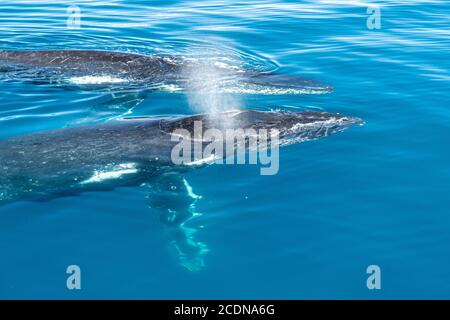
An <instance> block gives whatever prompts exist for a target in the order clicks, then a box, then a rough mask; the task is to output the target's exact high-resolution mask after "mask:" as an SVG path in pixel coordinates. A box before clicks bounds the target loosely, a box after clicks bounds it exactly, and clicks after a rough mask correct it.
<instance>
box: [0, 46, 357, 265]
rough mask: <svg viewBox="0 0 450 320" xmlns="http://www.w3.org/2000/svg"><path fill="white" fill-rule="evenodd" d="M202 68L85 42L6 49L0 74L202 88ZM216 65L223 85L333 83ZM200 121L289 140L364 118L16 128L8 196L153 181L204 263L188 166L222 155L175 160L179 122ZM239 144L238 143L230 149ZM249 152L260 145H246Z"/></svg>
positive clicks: (3, 183) (258, 90) (9, 151)
mask: <svg viewBox="0 0 450 320" xmlns="http://www.w3.org/2000/svg"><path fill="white" fill-rule="evenodd" d="M198 68H205V66H204V65H201V64H199V62H192V61H190V60H186V59H184V58H180V57H173V56H160V55H149V56H146V55H139V54H131V53H117V52H108V51H82V50H49V51H0V80H1V79H3V80H7V81H26V82H33V83H38V84H41V83H43V84H51V85H53V84H54V85H57V86H62V87H76V88H81V89H95V88H98V87H103V86H106V87H109V88H117V89H128V88H139V89H144V90H150V91H152V90H163V91H170V92H178V91H189V90H202V88H201V86H202V85H203V84H201V82H200V84H196V83H194V84H193V83H192V76H191V75H192V73H193V72H194V71H195V70H196V69H198ZM211 68H212V69H211ZM207 70H208V72H213V73H216V74H219V79H220V80H219V84H218V85H216V86H214V88H213V89H214V90H219V91H222V92H226V93H244V94H321V93H328V92H330V91H331V90H332V87H331V86H329V85H326V84H323V83H321V82H318V81H315V80H311V79H304V78H300V77H295V76H289V75H281V74H277V73H264V72H258V71H255V70H244V69H242V70H235V69H227V68H226V69H223V68H221V66H220V65H219V66H209V65H208V66H207ZM194 82H195V81H194ZM198 121H200V123H201V126H202V130H203V131H206V130H208V129H215V130H218V132H219V133H223V134H224V135H225V132H226V131H227V130H228V129H244V130H247V129H254V130H261V129H266V130H276V131H277V132H278V133H279V145H281V146H286V145H291V144H296V143H301V142H304V141H309V140H315V139H319V138H322V137H326V136H329V135H332V134H334V133H337V132H340V131H343V130H345V129H347V128H350V127H352V126H354V125H357V124H362V123H363V122H362V120H361V119H359V118H357V117H351V116H345V115H341V114H336V113H328V112H317V111H299V112H289V111H282V110H275V111H257V110H232V111H227V112H222V113H219V114H214V115H211V114H197V115H184V116H171V117H136V118H119V119H114V120H112V121H108V122H104V123H97V124H89V125H81V126H73V127H66V128H62V129H57V130H52V131H44V132H37V133H31V134H26V135H21V136H16V137H11V138H7V139H4V140H0V205H6V204H10V203H13V202H16V201H19V200H20V201H48V200H51V199H54V198H57V197H65V196H74V195H78V194H80V193H83V192H89V191H105V190H112V189H114V188H118V187H133V186H144V187H146V188H148V197H147V199H148V203H149V205H150V206H151V207H152V208H154V209H155V210H156V211H157V212H159V214H160V217H161V220H162V221H163V222H165V223H166V224H168V225H170V226H174V227H175V228H173V229H172V230H175V231H174V232H175V233H176V236H174V239H175V240H173V244H174V246H176V251H177V255H178V257H179V259H180V263H181V264H182V265H183V266H185V267H186V268H188V269H190V270H194V269H199V268H201V265H202V262H201V261H200V260H202V259H201V256H202V254H204V253H205V251H207V249H206V248H205V246H204V245H203V244H202V243H200V242H197V241H195V240H194V239H193V237H192V235H193V232H192V230H189V229H188V228H186V226H185V224H186V222H188V221H189V220H190V219H191V218H192V217H193V216H194V214H195V212H194V210H195V207H194V204H195V202H196V201H197V199H198V197H197V196H196V195H195V194H194V192H193V190H192V188H191V186H190V185H189V184H188V182H187V181H186V179H185V178H184V173H185V172H187V171H190V170H193V169H195V168H199V167H204V166H206V165H208V164H210V163H212V162H215V161H210V160H208V159H201V158H200V159H198V158H196V159H193V161H192V162H190V163H189V162H185V163H182V164H175V163H174V162H173V161H172V160H173V159H172V151H173V149H174V147H175V145H176V144H177V143H178V142H177V141H176V139H173V137H174V131H176V130H177V129H183V130H185V131H186V132H188V133H189V134H190V135H191V136H192V137H195V134H196V133H195V123H197V122H198ZM193 140H195V138H193ZM237 149H238V146H237V145H233V148H232V149H231V150H228V149H227V153H225V154H223V155H221V157H222V158H226V157H228V156H230V152H231V153H232V154H234V153H235V152H237ZM244 152H245V153H247V154H248V153H249V152H251V150H250V149H249V148H244ZM215 160H217V159H215ZM199 261H200V262H199Z"/></svg>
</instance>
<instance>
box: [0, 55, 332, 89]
mask: <svg viewBox="0 0 450 320" xmlns="http://www.w3.org/2000/svg"><path fill="white" fill-rule="evenodd" d="M195 68H201V66H199V64H196V63H193V62H192V61H188V60H186V59H183V58H181V57H177V56H164V55H142V54H135V53H123V52H112V51H98V50H24V51H20V50H0V72H16V74H13V76H12V77H17V78H18V80H20V79H21V78H25V79H26V80H35V81H36V82H44V83H45V82H51V83H57V82H58V80H62V79H65V78H69V77H78V76H89V75H109V76H114V77H117V78H125V79H127V80H129V81H130V82H129V84H130V85H132V86H142V87H149V88H152V87H157V86H158V85H159V84H164V85H173V84H175V85H177V86H179V87H181V88H182V89H183V90H187V89H189V87H190V86H191V88H190V89H192V84H188V83H186V82H187V81H188V80H189V79H188V78H189V75H190V74H192V70H194V72H195ZM27 71H28V73H27ZM229 72H231V71H230V70H228V71H227V72H225V74H222V73H223V70H220V72H219V73H221V74H222V76H224V78H226V80H225V81H224V83H226V85H228V86H231V87H234V86H236V85H238V86H239V87H243V88H247V89H248V87H250V88H253V89H254V88H256V91H255V92H256V93H257V92H264V89H270V90H271V92H277V91H278V90H283V89H284V91H283V92H284V93H286V94H290V93H289V92H291V93H292V92H300V91H301V92H304V93H308V92H310V93H328V92H331V91H332V90H333V88H332V87H331V86H329V85H327V84H324V83H322V82H320V81H316V80H312V79H307V78H302V77H296V76H290V75H284V74H278V73H271V72H258V71H256V70H251V69H248V70H245V72H244V73H235V74H228V73H229ZM230 76H231V78H230ZM230 79H231V81H230ZM228 89H229V88H228ZM289 90H291V91H289ZM231 91H233V90H231ZM245 91H246V92H249V90H245ZM275 94H277V93H275ZM293 94H299V93H293Z"/></svg>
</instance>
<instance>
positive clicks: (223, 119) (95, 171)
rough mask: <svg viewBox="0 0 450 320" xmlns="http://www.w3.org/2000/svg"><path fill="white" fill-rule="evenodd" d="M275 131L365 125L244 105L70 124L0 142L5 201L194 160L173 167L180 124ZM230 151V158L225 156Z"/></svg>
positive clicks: (308, 134)
mask: <svg viewBox="0 0 450 320" xmlns="http://www.w3.org/2000/svg"><path fill="white" fill-rule="evenodd" d="M197 121H202V122H201V124H202V126H203V130H206V129H209V128H215V129H217V130H219V131H224V130H226V129H234V128H242V129H250V128H253V129H276V130H277V131H278V132H279V137H280V144H281V145H288V144H293V143H299V142H303V141H307V140H313V139H318V138H321V137H325V136H328V135H330V134H333V133H336V132H339V131H342V130H344V129H346V128H349V127H351V126H353V125H355V124H359V123H361V120H360V119H359V118H354V117H348V116H343V115H339V114H332V113H326V112H311V111H308V112H286V111H254V110H245V111H244V110H239V111H230V112H225V113H221V114H219V115H215V116H214V117H211V116H209V115H193V116H178V117H148V118H146V117H144V118H130V119H120V120H114V121H110V122H107V123H103V124H95V125H87V126H79V127H68V128H64V129H59V130H54V131H47V132H42V133H33V134H28V135H23V136H17V137H12V138H9V139H6V140H2V141H0V203H7V202H10V201H14V200H18V199H24V200H42V199H49V198H53V197H58V196H64V195H70V194H77V193H80V192H83V191H89V190H109V189H112V188H115V187H120V186H139V185H141V184H143V183H145V182H148V181H152V179H154V178H156V177H158V176H161V175H165V174H170V173H177V174H178V173H182V172H184V171H185V170H187V169H189V168H192V166H191V165H186V164H183V165H175V164H174V163H173V162H172V161H171V152H172V150H173V148H174V146H175V144H177V143H178V142H176V141H174V140H173V139H172V136H173V132H174V131H175V130H176V129H185V130H187V131H188V132H193V131H194V130H195V128H194V127H195V125H194V124H195V123H198V122H197ZM225 156H226V155H225Z"/></svg>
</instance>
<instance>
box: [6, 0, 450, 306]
mask: <svg viewBox="0 0 450 320" xmlns="http://www.w3.org/2000/svg"><path fill="white" fill-rule="evenodd" d="M73 5H76V6H77V7H76V8H75V9H70V10H75V11H70V10H69V11H68V8H69V7H70V6H73ZM368 7H376V8H379V10H380V13H381V25H380V29H371V28H369V27H368V25H367V19H368V18H369V16H370V13H369V14H368V13H367V8H368ZM78 9H79V10H80V12H79V18H80V23H81V25H80V28H68V25H67V23H68V21H67V20H68V19H69V22H70V19H71V17H70V16H69V15H70V13H69V12H75V16H72V18H74V19H78V16H77V14H78V13H77V10H78ZM375 11H376V10H375ZM369 12H373V11H369ZM369 22H370V21H369ZM69 26H73V25H70V23H69ZM369 26H371V25H370V23H369ZM5 49H20V50H25V49H101V50H113V51H125V52H136V53H144V54H153V53H158V54H176V55H183V56H190V57H197V58H201V59H216V60H217V61H228V62H230V61H231V63H236V64H240V65H245V66H250V67H254V68H259V69H260V70H267V71H275V70H276V71H277V72H282V73H287V74H291V75H298V76H304V77H309V78H314V79H317V80H320V81H323V82H326V83H329V84H331V85H333V86H334V87H335V91H334V92H333V93H331V94H328V95H310V96H307V95H304V96H298V95H297V96H288V95H281V96H276V95H269V96H268V95H238V96H233V97H232V98H231V100H230V99H229V98H226V100H227V101H226V104H227V105H226V107H229V105H230V101H231V102H232V104H234V105H233V107H238V108H252V109H270V108H280V109H286V110H297V109H318V110H326V111H330V112H340V113H344V114H348V115H352V116H358V117H361V118H363V119H364V120H365V122H366V124H365V125H364V126H363V127H357V128H352V129H350V130H347V131H345V132H344V133H341V134H337V135H334V136H331V137H328V138H325V139H321V140H318V141H312V142H306V143H303V144H298V145H293V146H289V147H286V148H283V149H281V150H280V171H279V174H277V175H274V176H261V175H260V174H259V168H258V167H256V166H250V165H242V166H220V165H216V166H209V167H207V168H203V169H199V170H194V171H192V172H190V173H189V174H187V175H186V177H185V178H186V180H187V181H188V182H189V185H190V186H191V187H192V189H193V192H194V193H195V194H197V195H200V196H201V199H199V200H198V201H197V202H196V207H195V210H196V211H197V212H198V213H199V215H198V216H196V217H195V218H194V219H191V220H190V221H189V223H187V224H186V226H184V229H183V230H182V231H180V232H178V233H173V232H170V231H169V230H168V229H167V228H166V226H164V224H162V223H161V221H160V219H159V216H158V214H157V213H156V212H155V210H153V209H151V208H149V204H148V192H149V191H148V189H147V188H142V187H136V188H122V189H116V190H114V191H109V192H93V193H84V194H81V195H79V196H76V197H67V198H59V199H55V200H52V201H48V202H15V203H13V204H9V205H5V206H1V207H0V248H1V250H0V298H192V299H193V298H288V299H297V298H388V299H389V298H449V297H450V273H449V265H450V197H449V190H450V167H449V164H450V148H449V146H450V109H449V108H450V97H449V88H450V74H449V70H450V62H449V56H450V5H449V3H448V1H444V0H441V1H377V2H363V1H337V0H335V1H312V0H311V1H274V0H267V1H262V0H256V1H247V2H245V1H231V0H230V1H227V0H224V1H219V0H217V1H210V0H206V1H173V0H165V1H143V0H130V1H123V0H122V1H119V0H111V1H107V2H104V3H101V2H99V1H95V0H90V1H87V0H79V1H64V0H62V1H58V4H56V3H54V2H45V1H22V0H17V1H5V0H1V1H0V50H5ZM194 98H195V99H192V97H190V96H189V95H186V94H182V93H153V94H149V95H147V96H146V97H144V98H142V97H140V96H128V95H126V96H112V95H111V94H109V93H108V92H105V91H101V92H100V91H97V90H90V91H81V90H73V89H71V90H68V89H62V88H52V87H50V86H48V87H47V86H37V85H34V84H31V83H23V82H16V81H0V138H6V137H10V136H15V135H19V134H24V133H31V132H36V131H44V130H50V129H56V128H62V127H66V126H73V125H79V124H86V123H94V122H104V121H107V120H108V119H111V118H114V117H118V116H121V115H124V114H127V115H132V116H141V115H170V114H192V113H198V112H206V111H208V108H209V107H212V104H214V105H215V106H217V104H219V105H220V104H221V103H225V101H223V102H222V100H220V99H219V100H217V99H214V97H205V98H204V99H203V100H202V98H200V99H199V97H194ZM220 98H223V97H220ZM224 99H225V98H224ZM193 101H194V103H193ZM0 152H1V150H0ZM0 165H1V164H0ZM73 264H75V265H78V266H80V268H81V271H82V289H81V290H79V291H76V290H75V291H69V290H68V289H67V288H66V278H67V276H68V275H67V274H66V268H67V266H69V265H73ZM372 264H376V265H378V266H380V268H381V276H382V289H381V290H374V291H371V290H368V289H367V287H366V279H367V276H368V275H367V274H366V268H367V266H369V265H372Z"/></svg>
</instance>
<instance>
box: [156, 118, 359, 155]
mask: <svg viewBox="0 0 450 320" xmlns="http://www.w3.org/2000/svg"><path fill="white" fill-rule="evenodd" d="M361 124H363V121H362V120H361V119H360V118H357V117H352V116H346V115H341V114H337V113H329V112H318V111H300V112H291V111H282V110H274V111H258V110H232V111H227V112H222V113H217V114H202V115H194V116H190V117H183V118H178V119H176V120H173V121H169V122H166V123H165V124H164V131H166V132H174V131H175V130H177V129H183V130H186V132H187V133H188V134H189V135H191V136H192V137H194V138H195V139H201V136H200V135H204V133H205V132H207V131H208V130H210V129H212V130H215V131H216V132H222V133H223V135H224V136H225V134H226V132H227V130H229V129H232V130H234V131H236V130H242V131H244V132H249V130H251V131H252V132H256V134H259V133H260V132H261V131H262V130H266V132H267V134H268V136H269V138H270V135H271V134H273V133H276V135H277V137H278V139H279V143H280V145H282V146H285V145H290V144H294V143H300V142H303V141H308V140H314V139H319V138H322V137H326V136H329V135H331V134H334V133H337V132H340V131H343V130H345V129H347V128H350V127H352V126H354V125H361Z"/></svg>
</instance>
